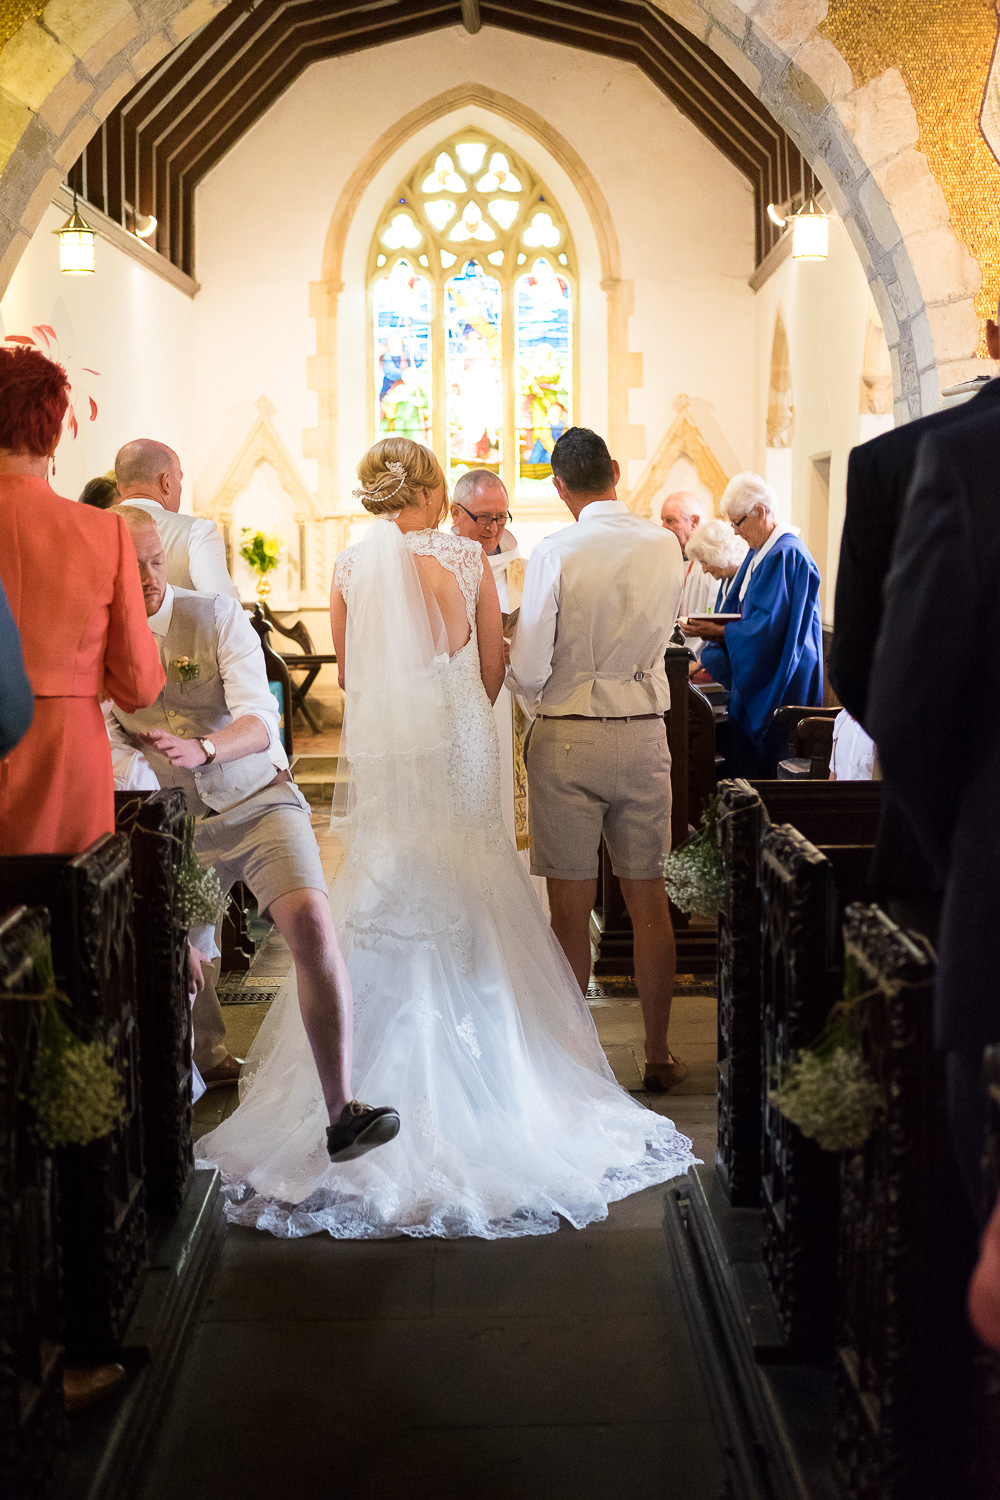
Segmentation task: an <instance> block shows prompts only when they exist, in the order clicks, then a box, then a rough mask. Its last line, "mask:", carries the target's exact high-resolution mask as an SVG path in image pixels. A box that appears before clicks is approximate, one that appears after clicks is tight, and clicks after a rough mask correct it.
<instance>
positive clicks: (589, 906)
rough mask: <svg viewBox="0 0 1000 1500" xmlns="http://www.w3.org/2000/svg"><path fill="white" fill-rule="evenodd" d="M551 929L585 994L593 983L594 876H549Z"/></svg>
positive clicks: (595, 881)
mask: <svg viewBox="0 0 1000 1500" xmlns="http://www.w3.org/2000/svg"><path fill="white" fill-rule="evenodd" d="M545 884H546V885H547V886H548V890H549V910H550V913H551V920H552V931H553V932H554V933H555V935H556V937H557V938H558V940H559V946H560V947H561V948H562V951H563V952H564V953H565V955H566V957H567V958H568V959H569V966H570V968H571V969H572V970H573V973H574V974H575V975H576V982H577V984H578V985H579V986H580V988H581V990H582V991H583V993H584V994H586V993H587V986H588V984H589V983H590V914H591V912H592V911H593V909H594V902H595V901H596V899H597V878H596V876H595V877H594V879H593V880H546V882H545Z"/></svg>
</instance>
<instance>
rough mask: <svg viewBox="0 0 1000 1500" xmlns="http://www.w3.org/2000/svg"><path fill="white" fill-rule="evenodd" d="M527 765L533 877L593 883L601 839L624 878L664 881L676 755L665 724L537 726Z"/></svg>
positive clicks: (546, 722) (554, 722)
mask: <svg viewBox="0 0 1000 1500" xmlns="http://www.w3.org/2000/svg"><path fill="white" fill-rule="evenodd" d="M527 760H528V806H529V808H530V818H531V873H532V875H546V876H548V877H549V878H550V879H553V880H591V879H593V877H594V876H595V875H596V874H597V870H598V862H599V859H600V848H601V835H602V834H603V835H604V840H605V842H606V844H607V846H608V852H609V853H610V855H611V865H612V868H613V869H614V872H615V874H616V875H618V876H619V877H624V879H626V880H655V879H657V878H658V877H659V876H661V875H662V874H663V859H664V856H665V855H667V854H669V852H670V751H669V750H668V749H667V732H666V726H665V725H664V722H663V720H662V719H659V718H657V719H630V720H628V721H627V722H626V721H624V720H621V719H605V720H601V719H593V720H586V719H544V718H543V719H537V720H536V721H535V723H534V724H533V725H532V729H531V738H530V739H529V741H528V757H527Z"/></svg>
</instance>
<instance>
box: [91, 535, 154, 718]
mask: <svg viewBox="0 0 1000 1500" xmlns="http://www.w3.org/2000/svg"><path fill="white" fill-rule="evenodd" d="M115 521H116V522H117V524H118V566H117V568H116V570H115V582H114V594H113V597H112V600H111V608H110V611H109V618H108V639H107V644H106V645H105V648H104V693H105V696H106V697H108V698H111V699H113V701H114V702H115V703H117V704H118V707H119V708H120V709H122V710H123V711H124V712H125V713H127V714H134V713H138V712H139V709H140V708H148V707H149V705H150V704H151V703H155V702H156V699H157V698H158V696H159V694H160V690H161V689H162V687H163V684H164V682H165V681H166V677H165V675H164V671H163V668H162V666H161V665H160V652H159V649H158V647H157V644H156V637H155V636H154V635H153V632H152V631H151V630H150V628H149V625H148V624H147V623H146V606H145V604H144V602H143V598H142V584H141V583H140V581H139V564H138V563H137V561H136V556H135V548H134V547H133V545H132V538H131V537H130V536H129V534H128V528H127V527H126V525H125V522H124V521H123V520H122V518H121V516H116V517H115Z"/></svg>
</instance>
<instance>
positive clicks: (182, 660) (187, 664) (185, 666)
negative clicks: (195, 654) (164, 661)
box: [174, 656, 201, 682]
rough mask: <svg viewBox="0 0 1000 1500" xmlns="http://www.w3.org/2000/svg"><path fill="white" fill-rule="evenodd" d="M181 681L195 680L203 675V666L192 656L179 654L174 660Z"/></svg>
mask: <svg viewBox="0 0 1000 1500" xmlns="http://www.w3.org/2000/svg"><path fill="white" fill-rule="evenodd" d="M174 666H175V667H176V668H177V675H178V677H179V678H180V680H181V682H195V681H196V680H197V679H198V678H199V677H200V676H201V667H199V665H198V663H197V662H196V661H192V660H191V658H190V656H178V657H177V658H176V659H175V661H174Z"/></svg>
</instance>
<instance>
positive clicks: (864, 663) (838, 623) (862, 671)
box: [830, 448, 891, 729]
mask: <svg viewBox="0 0 1000 1500" xmlns="http://www.w3.org/2000/svg"><path fill="white" fill-rule="evenodd" d="M872 466H873V459H872V457H871V455H870V454H866V453H865V452H864V449H863V448H855V449H854V451H853V452H852V453H851V456H850V458H849V460H848V464H847V512H846V514H845V517H844V533H843V539H842V541H841V544H840V565H839V567H838V570H837V592H836V597H835V601H834V614H833V642H832V644H831V648H830V679H831V681H832V682H833V685H834V687H835V688H836V690H837V696H838V698H839V699H840V701H841V703H842V704H843V705H844V707H845V708H846V709H847V712H848V713H849V714H850V715H851V716H852V718H855V719H857V720H858V722H859V724H863V725H864V726H865V728H866V729H867V728H868V688H869V680H870V677H871V670H872V657H873V654H874V651H875V642H876V640H877V638H878V631H879V624H880V623H881V619H882V588H883V584H884V582H885V575H886V573H887V572H888V569H889V557H890V550H891V538H890V541H889V545H888V546H886V545H885V544H884V543H883V542H882V540H881V539H880V538H879V536H878V535H877V527H876V526H875V524H874V522H875V512H876V511H877V510H878V509H879V508H880V507H882V506H884V505H885V504H886V502H887V500H888V497H887V496H886V495H884V494H882V493H880V491H879V486H878V485H877V483H873V482H872V481H873V479H874V478H875V476H874V475H873V472H872Z"/></svg>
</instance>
